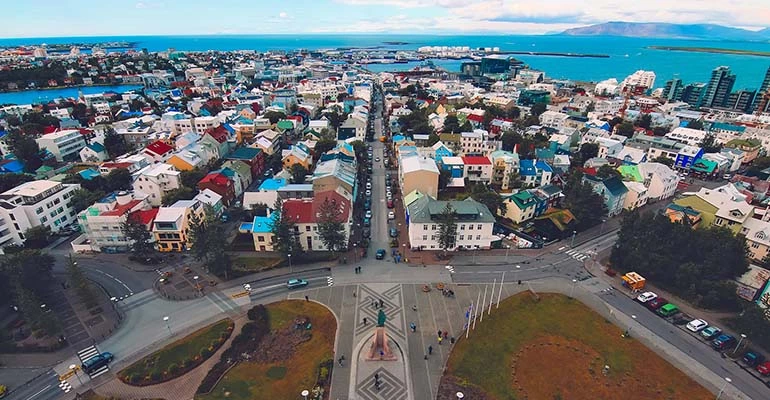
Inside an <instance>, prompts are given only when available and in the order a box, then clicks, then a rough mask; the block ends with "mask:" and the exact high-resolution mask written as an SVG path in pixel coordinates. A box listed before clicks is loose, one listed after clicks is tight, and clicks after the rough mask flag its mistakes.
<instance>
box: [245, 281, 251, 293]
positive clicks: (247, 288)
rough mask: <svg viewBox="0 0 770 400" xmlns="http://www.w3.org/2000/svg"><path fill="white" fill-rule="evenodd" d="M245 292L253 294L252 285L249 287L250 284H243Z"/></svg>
mask: <svg viewBox="0 0 770 400" xmlns="http://www.w3.org/2000/svg"><path fill="white" fill-rule="evenodd" d="M243 290H245V291H247V292H251V285H249V284H248V283H244V284H243Z"/></svg>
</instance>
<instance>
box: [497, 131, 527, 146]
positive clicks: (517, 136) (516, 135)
mask: <svg viewBox="0 0 770 400" xmlns="http://www.w3.org/2000/svg"><path fill="white" fill-rule="evenodd" d="M523 140H524V137H523V136H522V135H521V132H519V131H518V130H507V131H505V132H503V136H502V137H501V138H500V141H502V145H503V146H502V148H503V150H505V151H513V148H514V147H516V145H517V144H520V143H521V142H522V141H523Z"/></svg>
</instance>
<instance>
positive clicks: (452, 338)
mask: <svg viewBox="0 0 770 400" xmlns="http://www.w3.org/2000/svg"><path fill="white" fill-rule="evenodd" d="M449 344H455V337H454V336H452V337H451V338H450V339H449Z"/></svg>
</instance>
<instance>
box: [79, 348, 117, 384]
mask: <svg viewBox="0 0 770 400" xmlns="http://www.w3.org/2000/svg"><path fill="white" fill-rule="evenodd" d="M98 354H99V349H97V348H96V345H93V346H88V347H86V348H85V349H83V350H80V351H78V358H79V359H80V363H81V364H83V363H84V362H86V360H88V359H89V358H91V357H93V356H95V355H98ZM109 370H110V369H109V368H108V367H107V365H104V366H102V367H101V368H99V369H95V370H93V371H91V372H89V373H88V376H89V377H91V379H94V378H96V377H97V376H99V375H102V374H104V373H106V372H107V371H109Z"/></svg>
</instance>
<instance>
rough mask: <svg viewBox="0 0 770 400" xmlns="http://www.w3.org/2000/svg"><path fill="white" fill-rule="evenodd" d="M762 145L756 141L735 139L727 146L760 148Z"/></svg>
mask: <svg viewBox="0 0 770 400" xmlns="http://www.w3.org/2000/svg"><path fill="white" fill-rule="evenodd" d="M761 145H762V142H760V141H759V140H756V139H733V140H731V141H729V142H727V144H725V146H727V147H744V146H745V147H758V146H761Z"/></svg>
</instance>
